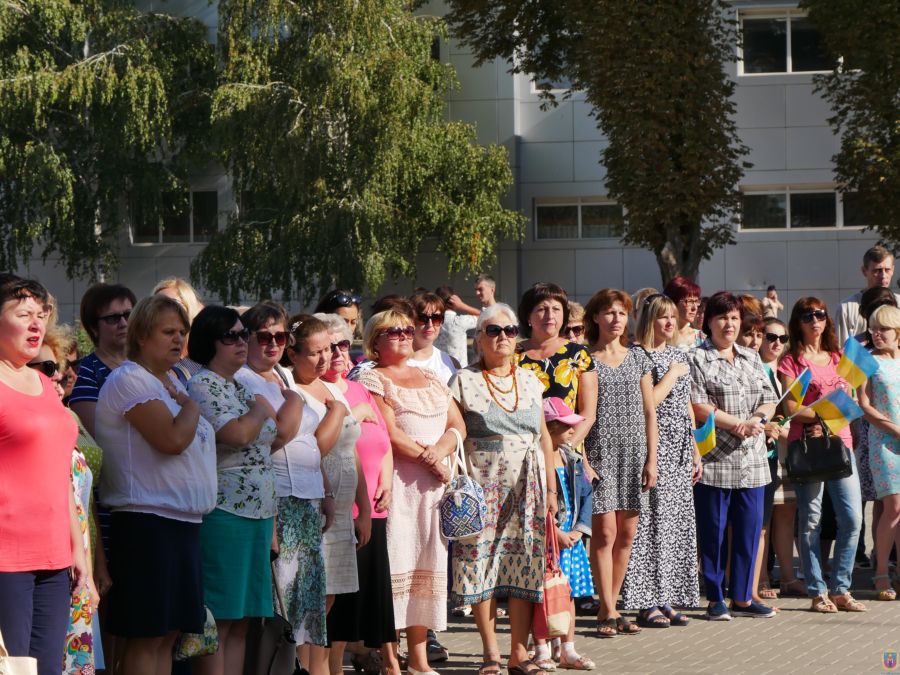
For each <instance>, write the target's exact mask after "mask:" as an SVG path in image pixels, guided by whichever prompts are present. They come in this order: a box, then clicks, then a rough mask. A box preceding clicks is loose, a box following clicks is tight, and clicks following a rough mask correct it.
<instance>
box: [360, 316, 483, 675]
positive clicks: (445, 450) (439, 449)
mask: <svg viewBox="0 0 900 675" xmlns="http://www.w3.org/2000/svg"><path fill="white" fill-rule="evenodd" d="M415 333H416V330H415V328H414V327H413V325H412V322H411V321H410V319H409V317H407V316H406V315H405V314H403V313H402V312H398V311H395V310H387V311H384V312H379V313H378V314H376V315H375V316H373V317H372V318H371V319H369V321H368V322H367V323H366V328H365V330H364V331H363V344H364V347H365V352H366V356H367V357H368V358H370V359H372V360H373V361H375V363H376V365H375V367H373V368H370V369H368V370H363V371H361V372H360V373H359V378H358V380H357V381H358V382H359V383H360V384H362V385H363V386H364V387H365V388H366V389H368V390H369V391H370V392H371V393H372V394H373V397H374V399H375V402H376V404H377V405H378V409H379V411H380V412H381V414H382V416H383V417H384V420H385V422H386V423H387V428H388V432H389V434H390V438H391V445H392V447H393V453H394V477H393V505H392V506H391V509H390V511H389V513H388V521H387V540H388V557H389V559H390V565H391V586H392V591H393V599H394V623H395V625H396V627H397V629H398V630H403V629H406V641H407V654H408V659H409V666H408V668H407V670H408V672H409V673H410V674H411V675H418V674H419V673H432V672H433V671H432V670H431V668H430V667H429V665H428V654H427V647H426V640H427V635H426V633H427V629H428V628H432V629H434V630H444V629H446V627H447V543H446V541H444V539H443V538H442V537H441V534H440V523H439V514H438V508H437V505H438V502H439V501H440V498H441V495H442V494H443V492H444V484H445V483H446V482H447V481H448V480H449V479H450V472H449V469H448V467H447V464H446V462H445V461H444V459H445V458H446V457H447V456H448V455H450V454H452V453H453V452H454V450H455V449H456V436H455V434H453V433H452V432H450V431H449V429H450V427H454V428H455V429H457V430H458V431H460V432H461V433H463V434H465V429H464V427H463V422H462V418H461V416H460V414H459V410H458V409H457V408H456V406H454V405H451V398H450V390H449V389H448V388H447V385H445V384H444V383H443V382H442V381H441V379H440V377H439V376H438V375H436V374H435V373H434V372H432V371H431V370H424V369H420V368H414V367H413V366H410V365H409V364H408V363H407V361H408V360H409V357H410V356H411V355H412V342H413V338H414V337H415Z"/></svg>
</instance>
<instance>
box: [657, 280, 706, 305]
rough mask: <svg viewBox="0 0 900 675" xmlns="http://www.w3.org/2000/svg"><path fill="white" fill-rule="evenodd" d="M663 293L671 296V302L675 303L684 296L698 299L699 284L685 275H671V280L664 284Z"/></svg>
mask: <svg viewBox="0 0 900 675" xmlns="http://www.w3.org/2000/svg"><path fill="white" fill-rule="evenodd" d="M663 293H665V294H666V295H668V296H669V297H670V298H672V302H674V303H675V304H676V305H677V304H678V303H679V302H681V301H682V300H684V299H685V298H697V299H698V300H699V299H700V286H699V285H697V283H695V282H693V281H691V280H690V279H688V278H687V277H682V276H677V277H672V280H671V281H669V283H667V284H666V287H665V288H664V289H663Z"/></svg>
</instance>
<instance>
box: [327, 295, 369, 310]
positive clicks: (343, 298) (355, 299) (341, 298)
mask: <svg viewBox="0 0 900 675" xmlns="http://www.w3.org/2000/svg"><path fill="white" fill-rule="evenodd" d="M332 300H333V301H334V303H335V304H336V305H340V306H341V307H351V306H353V305H358V304H359V303H360V302H362V298H361V297H359V296H358V295H350V294H349V293H338V294H337V295H335V296H334V297H333V298H332Z"/></svg>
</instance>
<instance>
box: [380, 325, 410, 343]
mask: <svg viewBox="0 0 900 675" xmlns="http://www.w3.org/2000/svg"><path fill="white" fill-rule="evenodd" d="M415 334H416V329H415V328H413V327H412V326H404V327H403V328H401V327H400V326H394V327H393V328H385V329H384V330H383V331H381V332H380V333H379V334H378V337H386V338H387V339H388V340H399V339H400V336H401V335H402V336H403V337H405V338H406V339H407V340H412V339H413V335H415Z"/></svg>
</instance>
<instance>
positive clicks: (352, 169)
mask: <svg viewBox="0 0 900 675" xmlns="http://www.w3.org/2000/svg"><path fill="white" fill-rule="evenodd" d="M219 12H220V21H219V25H220V37H219V45H220V49H221V51H222V58H223V61H222V64H221V66H222V76H221V82H220V85H219V87H218V88H217V90H216V92H215V96H214V99H213V107H212V119H213V124H214V133H215V137H216V142H217V144H218V146H219V147H220V148H221V151H222V162H223V164H224V165H225V166H226V167H227V168H228V170H229V171H230V173H231V175H232V177H233V185H234V191H235V194H236V195H238V198H239V209H238V213H237V215H236V216H235V217H234V218H233V219H232V222H231V223H230V224H229V226H228V227H227V229H226V230H225V231H223V232H221V233H219V234H218V235H216V236H215V237H213V240H212V241H211V242H210V244H209V245H208V246H207V248H206V249H205V250H204V251H203V253H202V254H201V255H200V256H199V257H198V258H197V259H196V260H195V261H194V265H193V267H192V275H193V276H194V277H195V279H197V280H198V281H200V282H201V283H202V284H203V285H205V286H206V287H208V288H211V289H213V290H214V291H216V292H217V293H219V294H221V295H222V296H223V297H224V298H226V299H229V300H234V299H236V298H237V297H238V295H239V294H240V293H241V292H248V293H250V294H251V295H253V296H257V297H260V296H266V295H269V294H271V293H272V292H273V291H278V290H280V291H282V292H284V293H285V294H286V295H288V296H291V295H299V296H301V297H303V298H306V299H310V298H313V297H315V296H317V295H318V294H319V293H320V292H321V290H322V289H325V288H328V287H330V286H332V285H338V286H341V287H347V288H355V289H360V290H367V291H373V290H376V289H377V288H378V287H379V286H381V284H382V283H383V282H384V281H385V280H386V278H387V277H388V276H389V275H391V274H394V275H402V276H407V277H412V276H414V275H415V272H416V269H415V258H416V254H417V252H418V250H419V247H420V245H421V243H422V241H423V240H424V239H425V238H427V237H436V238H437V239H438V242H439V247H440V248H441V249H442V250H443V251H444V252H445V253H446V254H447V257H448V259H449V268H450V269H449V271H450V272H456V271H460V270H470V271H477V270H479V269H481V268H482V267H483V266H485V265H486V264H488V263H489V262H491V261H492V259H493V256H494V252H495V249H496V246H497V244H498V242H499V241H500V240H501V239H504V238H509V237H516V236H519V233H520V230H521V218H520V216H519V215H518V214H517V213H515V212H513V211H510V210H507V209H504V208H503V207H502V206H501V204H500V199H501V197H502V195H503V194H504V193H505V192H506V190H507V189H508V188H509V186H510V184H511V182H512V177H511V172H510V169H509V166H508V163H507V158H506V153H505V151H504V149H502V148H499V147H489V148H484V147H480V146H478V145H477V144H475V142H474V141H475V138H474V131H473V129H472V128H471V127H470V126H468V125H465V124H461V123H455V122H447V121H445V119H444V100H443V94H444V92H445V91H446V90H447V89H448V88H449V87H452V86H454V85H455V75H454V73H453V71H452V68H451V67H450V66H448V65H446V64H442V63H440V62H439V61H437V60H435V59H433V58H432V57H431V49H432V44H433V41H434V39H435V38H437V37H440V36H443V31H444V29H443V26H442V24H441V22H440V21H439V20H437V19H435V18H431V17H417V16H414V15H413V14H412V12H411V8H410V5H409V3H408V2H405V1H404V0H310V1H308V2H303V3H296V2H292V1H290V0H221V1H220V4H219Z"/></svg>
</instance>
